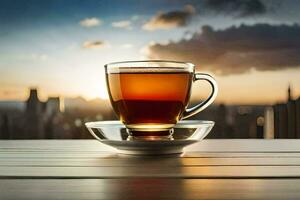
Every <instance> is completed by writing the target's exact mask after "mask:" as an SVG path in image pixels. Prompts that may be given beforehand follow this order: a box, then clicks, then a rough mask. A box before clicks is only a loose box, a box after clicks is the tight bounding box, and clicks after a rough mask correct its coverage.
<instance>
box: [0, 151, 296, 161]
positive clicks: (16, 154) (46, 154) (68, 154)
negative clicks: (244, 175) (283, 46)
mask: <svg viewBox="0 0 300 200" xmlns="http://www.w3.org/2000/svg"><path fill="white" fill-rule="evenodd" d="M123 157H133V158H134V157H136V158H141V157H143V156H130V155H122V154H117V153H115V152H104V151H100V152H93V151H91V152H85V151H83V152H81V151H76V152H73V151H69V150H65V151H34V152H33V151H26V150H22V149H20V150H19V151H13V152H11V151H9V150H7V151H2V152H0V160H1V159H8V158H15V159H16V158H19V159H22V158H23V159H30V158H65V159H72V158H95V159H96V158H98V159H100V158H123ZM147 157H149V156H147ZM152 157H159V158H161V157H173V158H176V157H185V158H251V157H261V158H270V157H287V158H299V157H300V153H294V152H275V153H273V152H263V153H262V152H196V151H194V152H185V153H183V154H178V155H166V156H152Z"/></svg>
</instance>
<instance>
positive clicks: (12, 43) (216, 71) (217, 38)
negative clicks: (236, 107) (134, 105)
mask: <svg viewBox="0 0 300 200" xmlns="http://www.w3.org/2000/svg"><path fill="white" fill-rule="evenodd" d="M299 11H300V2H299V1H296V0H294V1H291V0H286V1H277V0H268V1H263V0H203V1H193V0H190V1H179V0H173V1H171V0H164V1H163V0H161V1H158V0H154V1H146V0H145V1H137V0H130V1H129V0H128V1H114V0H110V1H106V0H105V1H104V0H98V1H96V0H85V1H83V0H72V1H68V0H51V1H50V0H45V1H38V0H26V1H25V0H10V1H8V0H0V44H1V45H0V100H25V99H26V98H27V95H28V88H29V87H37V88H39V89H40V97H41V99H46V98H47V97H48V96H63V97H77V96H82V97H84V98H86V99H93V98H99V97H100V98H108V95H107V91H106V83H105V76H104V64H106V63H109V62H116V61H126V60H145V59H168V60H178V61H185V62H192V63H194V64H195V65H196V71H199V72H206V73H209V74H211V75H213V76H214V77H215V78H216V79H217V81H218V84H219V95H218V97H217V100H216V101H217V102H219V103H226V104H273V103H276V102H280V101H284V100H286V98H287V97H286V90H287V87H288V85H289V84H290V85H291V86H292V89H293V96H294V97H295V98H296V97H299V96H300V56H299V55H300V37H299V35H300V26H299V25H298V24H299V23H300V12H299ZM207 85H208V84H206V83H196V84H194V86H193V94H192V97H193V99H196V100H197V99H201V98H205V96H207V94H208V93H209V88H208V86H207Z"/></svg>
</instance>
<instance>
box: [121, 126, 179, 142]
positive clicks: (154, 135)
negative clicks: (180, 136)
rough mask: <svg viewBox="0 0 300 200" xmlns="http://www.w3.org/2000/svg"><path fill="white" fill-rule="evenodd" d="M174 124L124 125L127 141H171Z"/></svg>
mask: <svg viewBox="0 0 300 200" xmlns="http://www.w3.org/2000/svg"><path fill="white" fill-rule="evenodd" d="M173 127H174V124H150V125H149V124H135V125H126V128H127V133H128V135H129V137H128V139H127V140H173V137H172V134H173V132H174V130H173Z"/></svg>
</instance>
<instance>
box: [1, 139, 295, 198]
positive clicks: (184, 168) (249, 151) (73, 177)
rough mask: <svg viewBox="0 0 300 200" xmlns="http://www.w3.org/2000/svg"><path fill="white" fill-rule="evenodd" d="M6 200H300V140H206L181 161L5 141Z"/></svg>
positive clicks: (75, 144)
mask: <svg viewBox="0 0 300 200" xmlns="http://www.w3.org/2000/svg"><path fill="white" fill-rule="evenodd" d="M0 199H1V200H4V199H28V200H29V199H30V200H35V199H39V200H43V199H72V200H76V199H152V200H154V199H218V200H220V199H264V200H266V199H300V140H299V141H298V140H255V139H254V140H203V141H202V142H199V143H197V144H194V145H192V146H190V147H188V148H186V149H185V153H184V154H183V155H180V156H177V157H176V156H144V157H139V156H124V155H117V154H115V153H113V152H112V151H111V148H109V147H107V146H104V145H102V144H101V143H99V142H97V141H95V140H15V141H4V140H3V141H0Z"/></svg>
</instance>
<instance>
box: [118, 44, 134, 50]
mask: <svg viewBox="0 0 300 200" xmlns="http://www.w3.org/2000/svg"><path fill="white" fill-rule="evenodd" d="M120 47H121V49H131V48H132V47H133V45H132V44H129V43H126V44H122V45H121V46H120Z"/></svg>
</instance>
